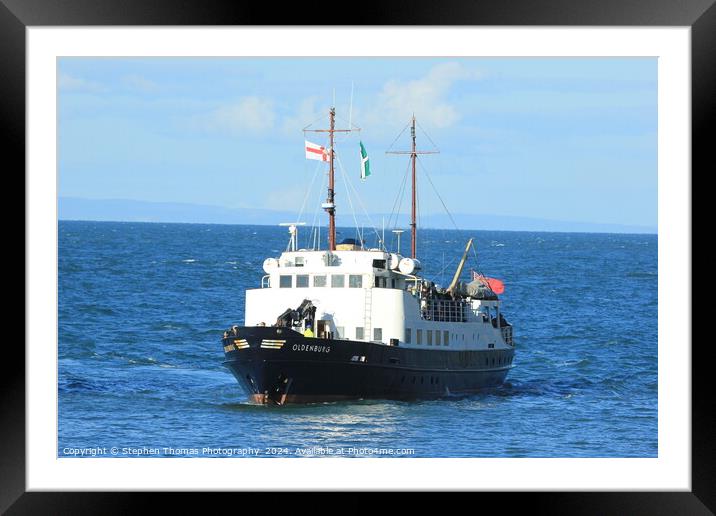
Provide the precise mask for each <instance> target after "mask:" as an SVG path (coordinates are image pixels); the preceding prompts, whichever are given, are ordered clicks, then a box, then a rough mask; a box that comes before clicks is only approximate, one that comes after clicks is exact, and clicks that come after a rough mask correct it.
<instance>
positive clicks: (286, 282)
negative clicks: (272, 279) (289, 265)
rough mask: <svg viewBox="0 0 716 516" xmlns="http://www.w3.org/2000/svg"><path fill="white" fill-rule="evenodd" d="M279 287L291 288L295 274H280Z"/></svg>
mask: <svg viewBox="0 0 716 516" xmlns="http://www.w3.org/2000/svg"><path fill="white" fill-rule="evenodd" d="M278 286H279V288H291V287H292V286H293V276H283V275H281V276H279V280H278Z"/></svg>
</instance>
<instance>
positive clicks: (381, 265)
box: [373, 260, 385, 269]
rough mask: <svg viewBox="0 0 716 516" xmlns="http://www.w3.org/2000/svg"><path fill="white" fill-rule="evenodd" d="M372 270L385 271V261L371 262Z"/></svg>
mask: <svg viewBox="0 0 716 516" xmlns="http://www.w3.org/2000/svg"><path fill="white" fill-rule="evenodd" d="M373 268H374V269H385V260H373Z"/></svg>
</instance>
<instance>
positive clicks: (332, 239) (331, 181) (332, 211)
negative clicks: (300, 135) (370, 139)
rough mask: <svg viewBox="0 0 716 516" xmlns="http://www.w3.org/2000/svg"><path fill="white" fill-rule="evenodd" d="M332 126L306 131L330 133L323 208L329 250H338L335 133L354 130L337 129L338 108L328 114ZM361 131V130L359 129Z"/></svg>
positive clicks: (332, 108) (332, 109) (305, 130)
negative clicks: (326, 188) (326, 220)
mask: <svg viewBox="0 0 716 516" xmlns="http://www.w3.org/2000/svg"><path fill="white" fill-rule="evenodd" d="M328 116H329V119H330V124H329V129H304V130H303V131H304V132H308V133H328V140H329V146H328V196H327V198H326V202H324V203H323V204H322V205H321V207H322V208H323V209H324V210H326V212H328V250H329V251H335V250H336V203H335V196H336V192H335V187H334V185H335V168H334V160H335V150H334V148H333V140H334V134H335V133H350V132H352V131H354V129H350V128H349V129H336V108H335V107H331V109H330V111H329V113H328ZM357 130H358V131H360V129H357Z"/></svg>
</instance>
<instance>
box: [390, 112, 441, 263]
mask: <svg viewBox="0 0 716 516" xmlns="http://www.w3.org/2000/svg"><path fill="white" fill-rule="evenodd" d="M410 138H411V140H412V146H411V149H410V150H409V151H388V152H386V154H410V164H411V168H412V172H413V174H412V175H413V194H412V207H411V212H410V257H411V258H416V255H417V253H416V247H417V229H418V221H417V217H416V211H417V191H418V190H417V184H416V178H415V161H416V159H417V157H418V154H437V153H438V152H439V151H419V150H417V148H416V145H415V115H413V118H412V120H411V124H410Z"/></svg>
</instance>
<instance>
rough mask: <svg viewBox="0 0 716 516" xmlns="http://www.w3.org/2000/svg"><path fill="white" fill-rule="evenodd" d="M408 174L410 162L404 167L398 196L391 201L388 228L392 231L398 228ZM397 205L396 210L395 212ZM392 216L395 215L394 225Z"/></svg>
mask: <svg viewBox="0 0 716 516" xmlns="http://www.w3.org/2000/svg"><path fill="white" fill-rule="evenodd" d="M409 172H410V161H408V164H407V165H406V167H405V174H404V175H403V183H402V184H401V186H400V188H399V189H398V194H397V195H396V197H395V200H394V201H393V208H392V209H391V211H390V217H388V227H389V228H390V227H392V228H393V229H395V228H397V227H398V217H399V216H400V209H401V208H402V207H403V199H404V198H405V189H406V187H407V185H408V175H409ZM396 204H397V210H396ZM393 215H395V224H393Z"/></svg>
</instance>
